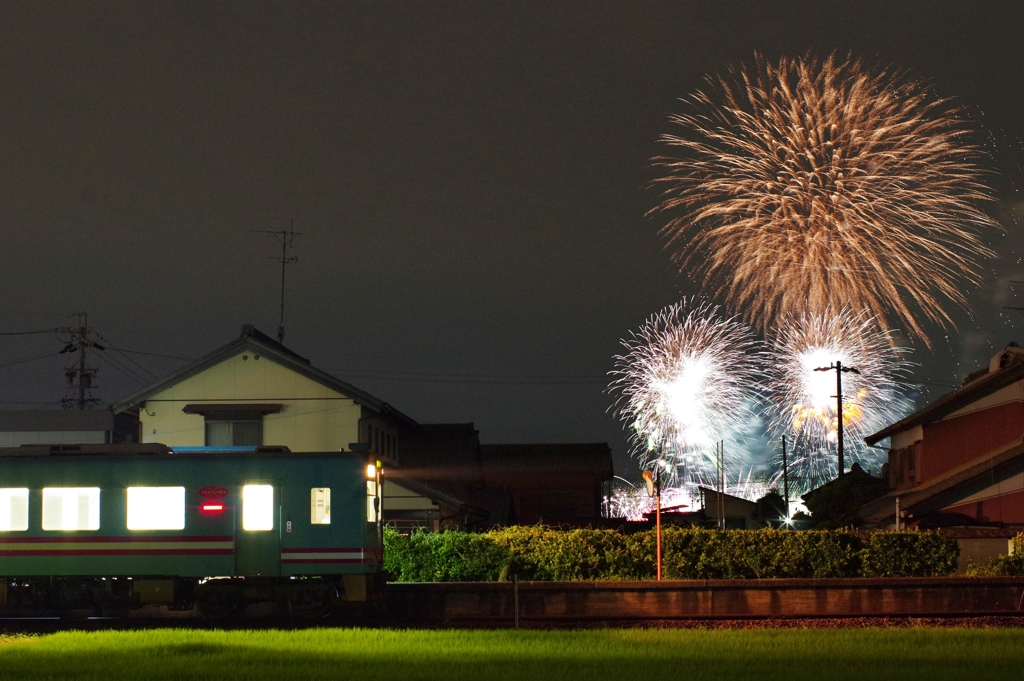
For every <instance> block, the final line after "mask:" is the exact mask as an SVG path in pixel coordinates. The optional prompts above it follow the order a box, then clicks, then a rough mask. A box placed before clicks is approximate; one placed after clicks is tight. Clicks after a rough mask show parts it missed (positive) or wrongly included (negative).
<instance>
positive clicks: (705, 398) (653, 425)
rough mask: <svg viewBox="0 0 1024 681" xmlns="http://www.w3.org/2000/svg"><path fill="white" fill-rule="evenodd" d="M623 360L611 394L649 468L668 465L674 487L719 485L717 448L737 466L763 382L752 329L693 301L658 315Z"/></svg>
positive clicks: (619, 358) (636, 452)
mask: <svg viewBox="0 0 1024 681" xmlns="http://www.w3.org/2000/svg"><path fill="white" fill-rule="evenodd" d="M622 345H623V346H624V347H625V348H626V350H627V352H626V354H624V355H619V356H616V357H615V369H614V370H613V371H611V372H610V375H612V376H613V377H614V379H613V380H612V382H611V384H610V385H609V392H612V393H617V394H618V398H617V401H616V406H615V413H616V415H617V416H619V417H620V418H622V419H623V420H624V421H625V422H626V423H627V425H628V427H629V428H630V435H631V439H632V443H633V452H634V455H636V456H637V457H638V458H639V459H640V461H641V465H643V466H644V467H646V468H650V467H653V466H654V465H656V464H657V463H659V462H660V464H661V465H662V467H663V468H664V470H665V472H666V473H668V475H669V480H668V483H667V484H670V485H671V484H678V483H679V482H680V481H689V482H691V483H699V484H707V483H708V481H710V480H713V479H714V473H713V471H714V466H715V464H714V454H713V450H714V443H716V442H718V441H719V440H730V442H727V443H726V447H725V451H726V456H727V460H726V464H727V466H728V465H729V464H730V463H735V461H736V455H737V454H738V450H739V447H738V446H737V443H736V436H737V434H740V433H742V432H743V430H744V429H745V426H746V423H747V418H748V415H749V411H750V403H751V399H750V394H751V393H752V392H753V391H754V390H755V386H756V385H757V383H758V381H759V379H760V378H761V377H762V376H763V371H762V368H761V362H762V353H759V352H755V349H756V347H757V345H756V343H755V341H754V340H753V338H752V336H751V334H750V331H749V329H748V328H747V327H746V326H744V325H743V324H742V323H740V322H738V321H737V320H736V319H735V318H729V319H726V318H723V317H722V316H721V315H720V314H719V308H718V307H717V306H712V305H708V304H706V303H700V304H695V303H694V302H693V301H692V300H691V301H689V302H687V301H686V300H685V299H684V300H683V301H682V302H680V303H678V304H675V305H671V306H669V307H667V308H665V309H664V310H662V311H661V312H660V313H658V314H656V315H652V316H651V317H650V318H649V319H648V320H647V322H646V323H644V325H643V326H642V327H641V328H640V330H639V332H637V333H634V334H633V335H632V337H631V338H630V339H626V340H623V341H622Z"/></svg>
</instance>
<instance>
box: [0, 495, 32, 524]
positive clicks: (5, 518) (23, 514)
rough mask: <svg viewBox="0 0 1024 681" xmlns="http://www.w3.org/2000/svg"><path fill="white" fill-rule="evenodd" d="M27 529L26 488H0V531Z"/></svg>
mask: <svg viewBox="0 0 1024 681" xmlns="http://www.w3.org/2000/svg"><path fill="white" fill-rule="evenodd" d="M27 529H28V488H27V487H14V488H7V489H0V532H24V531H25V530H27Z"/></svg>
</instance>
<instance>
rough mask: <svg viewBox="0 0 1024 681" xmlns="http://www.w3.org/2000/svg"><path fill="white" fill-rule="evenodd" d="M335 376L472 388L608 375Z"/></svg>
mask: <svg viewBox="0 0 1024 681" xmlns="http://www.w3.org/2000/svg"><path fill="white" fill-rule="evenodd" d="M329 371H330V372H331V373H333V374H337V375H340V376H345V375H348V376H353V377H355V378H362V379H367V380H373V381H400V382H409V383H464V384H472V385H590V384H607V383H608V380H609V379H608V377H607V376H543V375H520V376H512V375H488V374H476V375H474V374H435V373H414V372H410V373H403V372H387V371H366V370H361V369H349V370H341V369H330V370H329Z"/></svg>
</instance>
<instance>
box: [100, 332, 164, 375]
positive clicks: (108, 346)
mask: <svg viewBox="0 0 1024 681" xmlns="http://www.w3.org/2000/svg"><path fill="white" fill-rule="evenodd" d="M96 335H97V336H99V337H100V338H101V339H103V340H104V341H105V342H106V343H107V348H109V349H110V350H114V351H116V352H119V353H121V355H123V356H124V358H125V359H126V360H128V361H129V362H131V363H132V364H134V365H135V366H137V367H139V368H140V369H142V370H143V371H144V372H146V373H147V374H149V376H150V378H151V379H153V380H155V379H157V378H158V376H157V375H156V374H155V373H153V372H152V371H150V370H149V369H147V368H146V367H144V366H142V365H141V364H139V363H138V362H136V361H135V360H134V359H132V358H131V357H129V356H128V355H126V354H125V353H123V352H121V350H119V349H118V348H116V347H114V346H113V345H111V344H110V341H108V340H107V339H106V337H104V335H103V334H102V333H100V332H99V331H97V332H96Z"/></svg>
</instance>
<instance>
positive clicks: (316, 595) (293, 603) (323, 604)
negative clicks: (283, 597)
mask: <svg viewBox="0 0 1024 681" xmlns="http://www.w3.org/2000/svg"><path fill="white" fill-rule="evenodd" d="M337 598H338V589H337V588H336V587H334V586H333V585H331V584H323V583H321V584H310V586H309V587H307V588H303V589H294V590H290V593H289V594H288V613H289V614H291V615H294V616H295V617H303V618H306V619H318V618H320V617H327V616H328V615H330V614H331V611H332V610H333V609H334V601H335V600H336V599H337Z"/></svg>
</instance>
